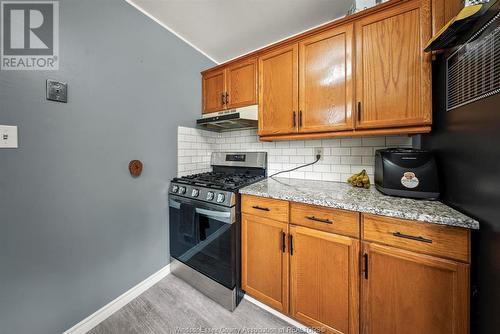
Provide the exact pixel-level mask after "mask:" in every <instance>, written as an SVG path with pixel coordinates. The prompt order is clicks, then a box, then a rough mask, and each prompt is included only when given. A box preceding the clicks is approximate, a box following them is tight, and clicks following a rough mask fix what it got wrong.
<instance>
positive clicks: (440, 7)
mask: <svg viewBox="0 0 500 334" xmlns="http://www.w3.org/2000/svg"><path fill="white" fill-rule="evenodd" d="M462 8H464V0H432V35H434V34H436V33H437V32H438V31H439V30H440V29H441V28H442V27H444V25H445V24H446V23H448V22H449V21H450V20H451V19H452V18H454V17H455V16H456V15H457V14H458V13H459V12H460V10H462Z"/></svg>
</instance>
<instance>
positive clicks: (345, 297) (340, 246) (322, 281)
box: [290, 222, 359, 334]
mask: <svg viewBox="0 0 500 334" xmlns="http://www.w3.org/2000/svg"><path fill="white" fill-rule="evenodd" d="M292 223H293V222H292ZM290 235H291V236H292V246H293V252H290V314H291V316H293V317H294V318H295V319H297V320H298V321H300V322H302V323H304V324H306V325H308V326H312V327H316V328H325V329H326V330H327V333H336V334H338V333H356V334H357V333H359V324H358V323H359V309H358V305H359V304H358V300H359V299H358V296H359V294H358V292H359V275H358V272H359V241H358V240H356V239H352V238H349V237H344V236H340V235H336V234H332V233H328V232H323V231H317V230H314V229H310V228H307V227H302V226H293V225H292V226H290Z"/></svg>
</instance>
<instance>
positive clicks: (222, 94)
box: [220, 93, 226, 105]
mask: <svg viewBox="0 0 500 334" xmlns="http://www.w3.org/2000/svg"><path fill="white" fill-rule="evenodd" d="M220 100H221V102H222V105H224V104H226V102H225V101H224V93H220Z"/></svg>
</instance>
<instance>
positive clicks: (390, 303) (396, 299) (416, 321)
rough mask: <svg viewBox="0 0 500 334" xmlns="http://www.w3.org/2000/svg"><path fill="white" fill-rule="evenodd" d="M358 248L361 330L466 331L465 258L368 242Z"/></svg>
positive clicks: (372, 333) (409, 333)
mask: <svg viewBox="0 0 500 334" xmlns="http://www.w3.org/2000/svg"><path fill="white" fill-rule="evenodd" d="M363 249H364V254H366V255H365V256H368V258H367V267H368V272H367V276H364V275H363V276H362V278H361V281H362V282H361V304H362V307H361V318H362V324H361V327H362V329H361V333H364V334H400V333H405V334H422V333H426V334H466V333H469V311H468V305H469V299H468V296H469V265H468V264H463V263H459V262H454V261H450V260H444V259H439V258H436V257H432V256H429V255H420V254H416V253H412V252H409V251H404V250H399V249H396V248H392V247H387V246H381V245H377V244H371V243H370V244H368V243H367V244H364V245H363ZM365 268H366V267H365Z"/></svg>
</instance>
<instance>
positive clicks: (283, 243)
mask: <svg viewBox="0 0 500 334" xmlns="http://www.w3.org/2000/svg"><path fill="white" fill-rule="evenodd" d="M285 240H286V233H285V232H281V251H282V252H283V253H284V252H285V251H286V241H285Z"/></svg>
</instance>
